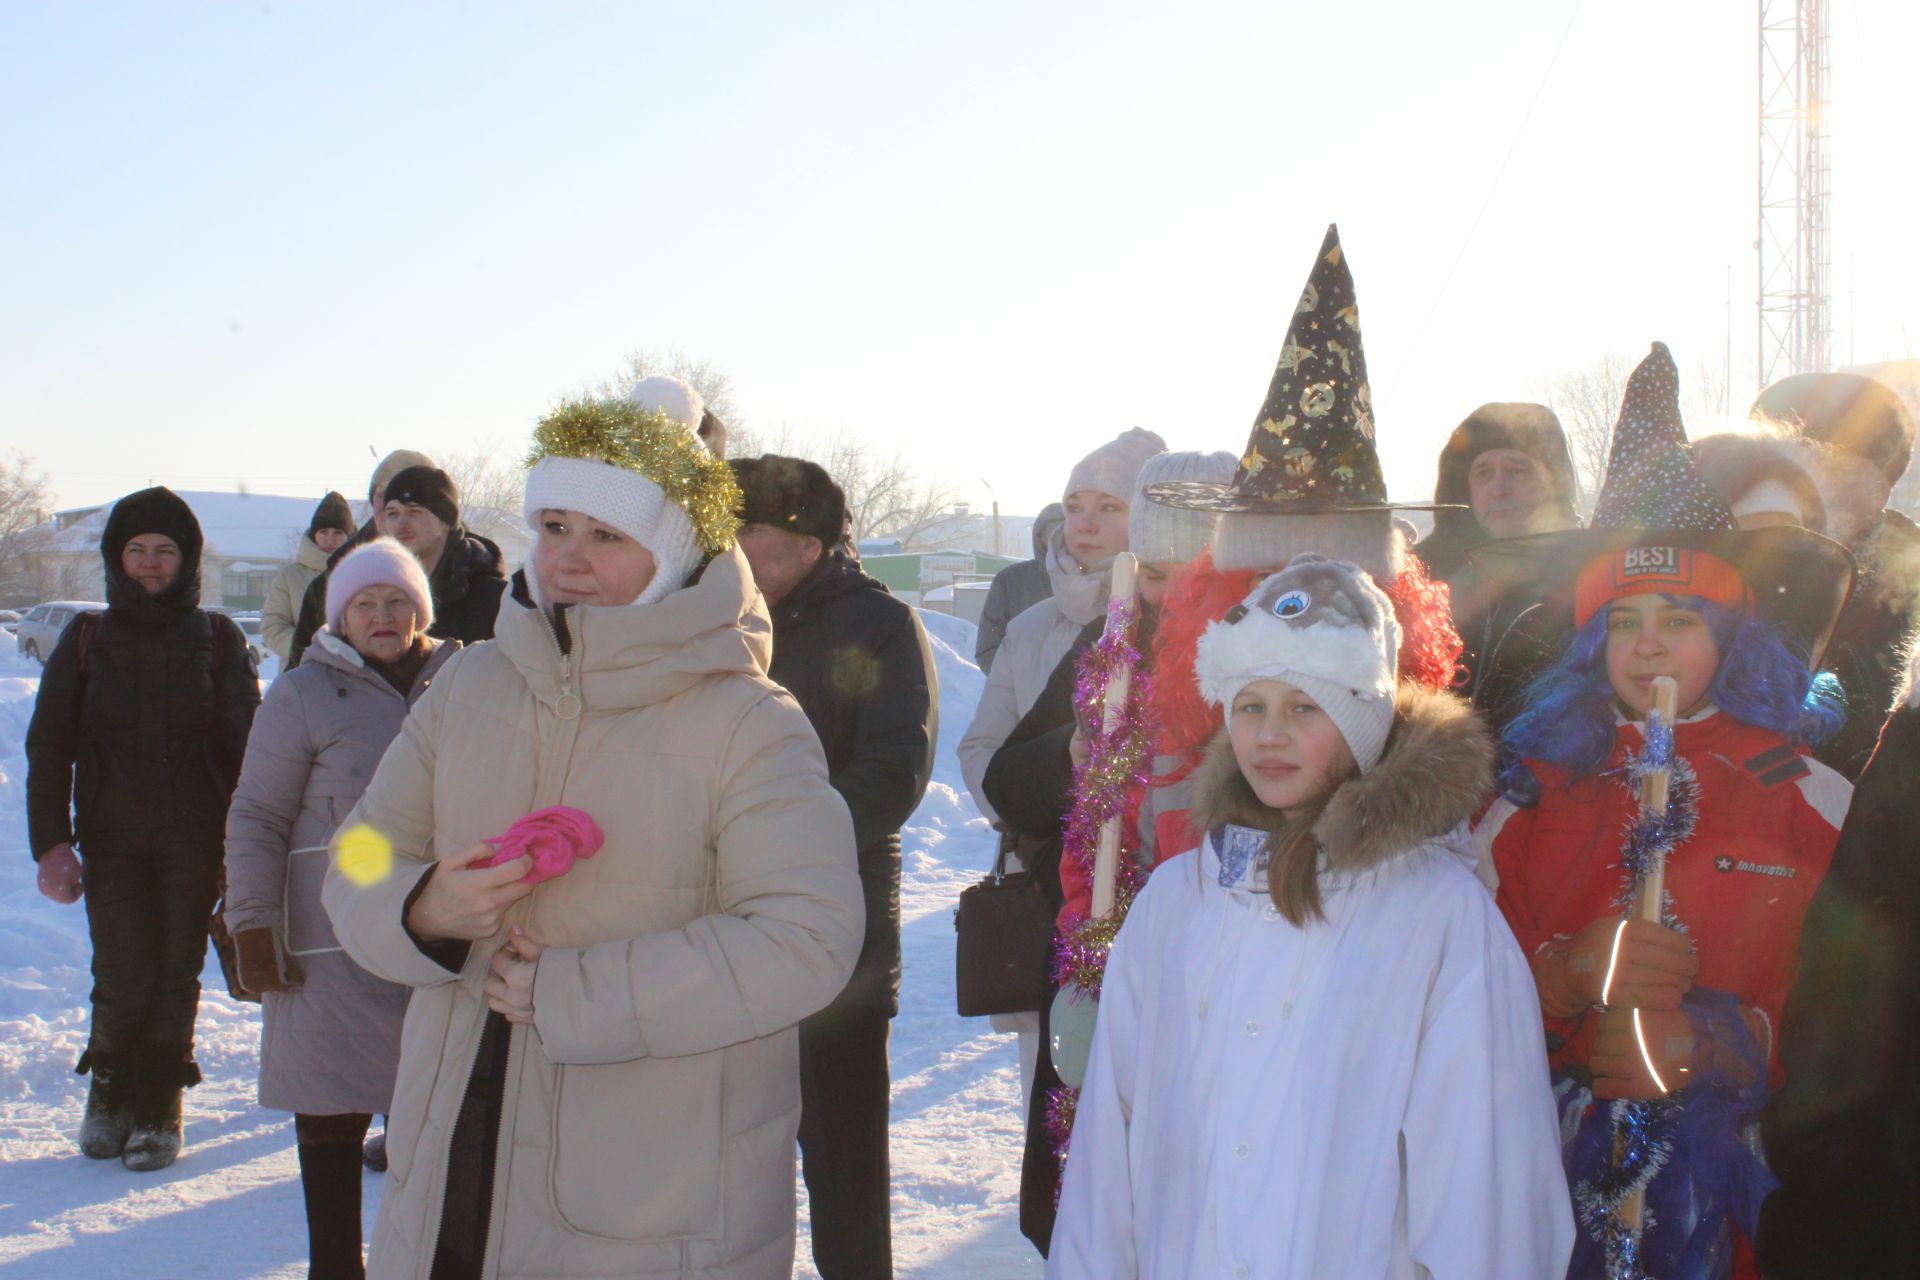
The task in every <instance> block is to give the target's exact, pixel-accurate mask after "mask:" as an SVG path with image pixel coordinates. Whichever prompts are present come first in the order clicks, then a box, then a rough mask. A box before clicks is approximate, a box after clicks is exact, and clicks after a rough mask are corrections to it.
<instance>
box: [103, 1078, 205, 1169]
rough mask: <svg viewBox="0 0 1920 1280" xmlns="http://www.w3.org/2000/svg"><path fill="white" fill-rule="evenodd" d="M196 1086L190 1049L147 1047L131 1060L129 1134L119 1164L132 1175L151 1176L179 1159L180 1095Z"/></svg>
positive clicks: (198, 1080)
mask: <svg viewBox="0 0 1920 1280" xmlns="http://www.w3.org/2000/svg"><path fill="white" fill-rule="evenodd" d="M199 1083H200V1068H199V1067H198V1066H197V1065H195V1063H194V1061H193V1050H192V1048H190V1047H189V1048H185V1049H182V1048H180V1047H178V1046H175V1047H172V1048H167V1047H164V1046H148V1047H147V1048H145V1049H143V1050H142V1051H141V1053H140V1056H139V1057H138V1058H136V1059H135V1071H134V1091H133V1132H132V1134H130V1135H129V1136H128V1138H127V1149H126V1150H125V1151H123V1152H121V1153H120V1163H121V1164H123V1165H125V1166H127V1168H129V1169H131V1170H133V1171H134V1172H135V1173H152V1172H155V1171H156V1170H159V1169H164V1168H166V1167H167V1166H168V1165H170V1164H172V1163H173V1162H174V1160H175V1159H177V1158H178V1157H179V1155H180V1143H181V1129H180V1093H181V1091H182V1090H183V1089H185V1088H186V1087H187V1086H188V1085H194V1084H199Z"/></svg>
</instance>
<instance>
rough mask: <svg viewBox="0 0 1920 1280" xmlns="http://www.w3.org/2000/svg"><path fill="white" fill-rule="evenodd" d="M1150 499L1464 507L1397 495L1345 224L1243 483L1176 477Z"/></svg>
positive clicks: (1276, 511) (1300, 307)
mask: <svg viewBox="0 0 1920 1280" xmlns="http://www.w3.org/2000/svg"><path fill="white" fill-rule="evenodd" d="M1146 495H1147V497H1148V499H1149V500H1151V501H1153V502H1158V503H1161V504H1162V505H1164V506H1169V507H1180V508H1184V509H1186V510H1189V511H1217V512H1242V513H1256V514H1262V515H1280V514H1297V515H1328V514H1339V513H1344V512H1367V511H1447V510H1458V509H1462V508H1459V507H1458V505H1457V504H1448V503H1439V504H1436V503H1406V502H1393V501H1391V500H1389V499H1388V497H1387V482H1386V477H1385V476H1384V474H1383V473H1382V472H1381V470H1380V452H1379V448H1378V446H1377V444H1376V442H1375V438H1374V423H1373V392H1372V390H1371V388H1370V386H1369V385H1368V382H1367V357H1366V350H1365V347H1364V346H1363V344H1362V342H1361V338H1360V312H1359V308H1358V306H1357V305H1356V303H1355V301H1354V289H1353V272H1352V271H1351V270H1350V269H1349V268H1348V266H1347V259H1346V254H1345V252H1344V250H1342V248H1341V246H1340V229H1339V228H1338V227H1337V226H1329V227H1328V228H1327V235H1326V239H1325V240H1323V241H1322V242H1321V245H1320V254H1319V256H1318V257H1316V258H1315V259H1314V263H1313V269H1312V271H1311V272H1310V273H1309V274H1308V277H1307V284H1306V287H1305V288H1304V289H1303V290H1301V293H1300V300H1299V302H1298V303H1296V304H1295V306H1294V309H1293V316H1292V319H1291V320H1290V321H1289V323H1288V326H1287V338H1286V342H1285V343H1284V344H1283V345H1282V347H1281V349H1280V360H1279V363H1278V364H1277V365H1276V366H1275V368H1274V372H1273V379H1272V381H1271V382H1270V383H1269V384H1268V386H1267V398H1266V400H1265V402H1264V403H1263V404H1262V405H1261V406H1260V412H1259V414H1258V415H1257V416H1256V417H1255V418H1254V423H1253V433H1252V435H1251V436H1250V437H1249V438H1248V440H1247V447H1246V450H1245V452H1244V453H1242V454H1241V456H1240V467H1239V470H1238V471H1236V472H1235V473H1234V476H1233V479H1232V480H1230V481H1227V482H1225V483H1220V482H1215V481H1202V480H1176V481H1166V482H1163V483H1160V484H1155V485H1151V486H1149V487H1148V488H1147V490H1146Z"/></svg>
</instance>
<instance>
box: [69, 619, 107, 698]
mask: <svg viewBox="0 0 1920 1280" xmlns="http://www.w3.org/2000/svg"><path fill="white" fill-rule="evenodd" d="M73 625H74V626H75V627H76V628H77V630H75V631H74V633H73V656H74V659H75V661H76V664H77V669H78V672H79V676H80V679H81V681H82V682H84V681H85V680H86V678H87V650H88V649H91V648H92V647H93V635H94V632H96V631H98V630H100V615H99V614H97V613H94V612H93V611H91V610H89V611H87V612H86V613H82V614H81V615H80V616H79V617H77V618H75V619H74V620H73Z"/></svg>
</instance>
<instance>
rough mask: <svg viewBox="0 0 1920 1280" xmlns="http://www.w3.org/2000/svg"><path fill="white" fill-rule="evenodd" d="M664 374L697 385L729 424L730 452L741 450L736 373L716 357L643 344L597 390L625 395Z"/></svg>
mask: <svg viewBox="0 0 1920 1280" xmlns="http://www.w3.org/2000/svg"><path fill="white" fill-rule="evenodd" d="M661 373H666V374H671V375H673V376H674V377H676V378H685V379H686V380H687V381H688V382H689V383H691V384H692V385H693V389H694V390H695V391H698V392H699V393H700V398H701V399H702V400H704V401H706V402H707V408H709V409H711V410H713V414H714V416H715V417H717V418H719V419H720V421H722V422H724V423H726V424H727V433H728V452H729V453H735V454H738V453H740V452H741V451H740V449H738V448H737V447H735V446H734V444H733V437H734V435H735V433H737V432H738V431H739V430H740V428H741V426H742V423H741V422H740V420H739V419H740V405H739V403H738V402H737V401H736V400H735V399H734V394H733V376H732V375H731V374H729V373H728V372H727V371H726V370H725V369H722V368H721V367H720V366H719V365H718V364H715V363H714V362H713V361H712V360H708V359H704V358H702V357H698V356H690V355H688V354H687V353H686V352H684V351H682V350H680V349H679V348H678V347H675V348H673V349H671V350H667V351H656V350H653V349H651V348H646V347H642V348H641V349H640V350H638V351H635V352H633V353H632V354H631V355H629V356H628V357H627V359H626V363H625V364H623V365H622V366H621V367H620V371H619V372H618V373H616V374H614V375H613V377H611V378H609V379H608V380H607V381H605V382H603V383H601V384H600V385H599V386H598V387H596V388H594V390H595V392H596V393H597V394H599V395H610V396H624V395H626V394H627V392H629V391H631V390H633V388H634V384H635V383H637V382H639V381H640V380H641V379H643V378H651V377H653V376H654V375H655V374H661Z"/></svg>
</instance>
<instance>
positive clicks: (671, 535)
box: [523, 378, 740, 604]
mask: <svg viewBox="0 0 1920 1280" xmlns="http://www.w3.org/2000/svg"><path fill="white" fill-rule="evenodd" d="M701 412H702V405H701V403H700V395H699V393H698V392H697V391H695V390H694V389H693V388H692V387H691V386H689V385H688V384H687V383H685V382H683V381H681V380H680V379H679V378H647V379H644V380H643V381H641V382H640V383H639V384H638V385H637V386H635V387H634V389H633V393H632V394H631V395H630V396H628V397H626V398H624V399H611V398H593V399H585V400H569V401H566V402H564V403H562V404H561V405H560V406H559V407H557V408H556V409H554V410H553V411H552V412H551V413H549V414H547V415H546V416H545V417H544V418H542V419H540V422H539V424H538V425H537V426H535V427H534V431H533V447H532V449H531V450H530V451H529V452H528V454H527V465H528V466H529V467H531V468H532V470H531V471H530V472H529V473H528V475H527V492H526V501H525V504H524V508H523V511H524V514H525V517H526V521H527V524H528V525H529V526H530V527H532V528H536V529H537V528H538V527H539V522H540V513H541V512H542V511H546V510H563V511H579V512H583V513H585V514H586V515H589V516H592V517H593V518H594V519H595V520H599V521H602V522H604V523H606V524H610V525H612V526H613V527H614V528H616V529H618V530H620V532H622V533H624V534H626V535H627V536H628V537H630V538H632V539H634V540H635V541H636V542H638V543H640V545H641V546H643V547H645V548H646V549H647V550H648V551H649V552H651V553H652V555H653V558H654V563H655V566H656V568H655V571H654V575H653V580H652V581H651V582H649V583H648V584H647V588H646V590H645V591H642V592H641V593H640V597H639V599H637V600H635V601H634V603H635V604H652V603H653V602H654V601H656V600H659V599H662V598H663V597H665V596H666V595H667V594H668V593H669V592H672V591H676V590H678V589H679V588H680V587H681V586H682V585H683V584H684V583H685V582H686V580H687V578H688V577H689V576H690V575H691V574H692V573H693V571H694V570H695V569H697V568H699V567H700V564H701V561H702V559H703V558H704V557H705V556H707V555H710V554H713V553H717V552H721V551H725V550H727V549H728V548H729V547H731V546H733V539H734V534H735V532H736V531H737V530H738V529H739V527H740V517H739V514H738V512H739V506H740V486H739V485H738V484H737V483H735V481H734V478H733V472H732V471H731V470H730V469H729V468H728V467H727V464H726V463H724V462H722V461H720V459H718V458H716V457H714V456H713V454H711V453H709V452H708V451H707V449H706V446H704V445H702V444H701V443H700V439H699V437H698V436H697V435H695V434H694V432H695V430H696V428H697V427H698V426H699V423H700V415H701ZM528 578H529V583H530V585H531V586H532V587H533V589H534V590H535V592H536V593H537V592H538V590H539V586H538V583H536V582H533V581H532V578H533V575H532V574H531V573H529V574H528Z"/></svg>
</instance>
